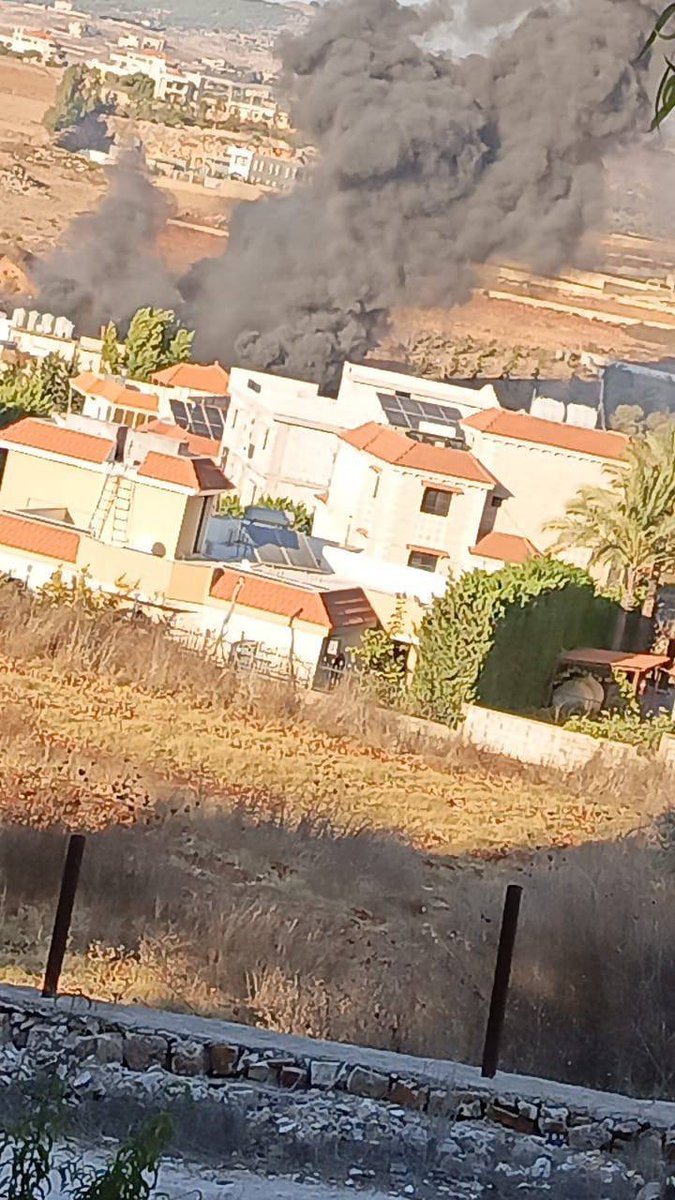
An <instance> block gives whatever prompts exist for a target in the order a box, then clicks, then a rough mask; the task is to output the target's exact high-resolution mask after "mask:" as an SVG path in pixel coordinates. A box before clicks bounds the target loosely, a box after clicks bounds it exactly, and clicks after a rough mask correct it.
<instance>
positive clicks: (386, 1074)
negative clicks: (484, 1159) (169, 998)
mask: <svg viewBox="0 0 675 1200" xmlns="http://www.w3.org/2000/svg"><path fill="white" fill-rule="evenodd" d="M8 1049H9V1050H11V1051H12V1052H14V1051H16V1052H21V1051H25V1052H27V1053H28V1054H29V1055H30V1054H32V1055H34V1056H36V1058H37V1059H40V1058H45V1057H46V1058H49V1056H50V1055H53V1056H56V1057H59V1058H62V1057H63V1056H66V1057H69V1058H70V1059H71V1060H72V1061H73V1062H74V1063H76V1064H78V1063H79V1064H81V1069H80V1068H79V1067H78V1071H81V1073H80V1075H79V1076H78V1078H80V1079H84V1080H85V1086H86V1082H87V1081H88V1080H90V1079H91V1078H93V1076H92V1072H95V1071H96V1070H98V1069H102V1070H108V1069H109V1070H111V1071H112V1072H113V1074H112V1075H111V1076H110V1077H111V1078H112V1079H115V1080H117V1081H118V1082H119V1080H120V1079H125V1078H126V1079H128V1080H130V1081H132V1082H133V1080H135V1079H139V1078H140V1077H142V1076H145V1077H146V1078H154V1079H160V1078H161V1079H169V1078H173V1079H175V1080H176V1083H177V1084H183V1085H186V1086H187V1085H190V1086H191V1085H193V1084H195V1085H200V1086H201V1085H202V1084H204V1085H207V1087H206V1090H203V1091H202V1092H200V1093H199V1094H200V1095H201V1096H202V1098H205V1097H207V1096H208V1094H209V1087H210V1088H211V1089H213V1088H215V1089H216V1090H218V1089H219V1088H221V1087H222V1086H223V1085H226V1084H228V1083H232V1084H233V1085H236V1086H237V1087H239V1088H240V1089H241V1087H242V1085H247V1086H248V1088H249V1091H250V1088H251V1087H252V1088H254V1089H264V1091H265V1094H267V1095H272V1094H273V1093H274V1094H278V1095H279V1096H280V1097H282V1096H284V1097H286V1098H287V1099H288V1098H289V1097H292V1098H294V1099H295V1100H297V1101H299V1102H300V1101H304V1100H305V1098H306V1100H307V1103H308V1104H309V1107H310V1108H311V1109H314V1108H315V1107H316V1105H317V1103H319V1102H320V1103H321V1104H322V1105H323V1110H322V1111H330V1109H331V1107H334V1109H335V1112H336V1114H340V1113H341V1112H342V1111H343V1109H344V1105H345V1104H346V1103H351V1102H352V1101H359V1102H376V1107H377V1110H378V1112H380V1113H385V1118H383V1119H386V1120H391V1121H393V1122H394V1123H396V1121H398V1122H399V1123H400V1122H403V1125H402V1126H401V1127H402V1128H405V1129H406V1130H408V1131H410V1130H414V1129H417V1130H418V1135H417V1136H419V1130H420V1129H421V1128H422V1126H421V1125H420V1124H419V1122H424V1123H425V1125H424V1127H425V1128H426V1129H427V1131H428V1130H429V1129H432V1130H433V1131H434V1133H433V1138H432V1140H433V1142H434V1154H436V1153H437V1151H438V1129H439V1128H440V1129H446V1130H455V1131H456V1130H458V1129H459V1128H460V1127H461V1126H463V1125H464V1123H466V1125H467V1130H468V1128H469V1127H470V1126H471V1127H473V1126H475V1125H476V1124H477V1123H480V1126H481V1128H483V1129H488V1130H489V1129H492V1130H494V1131H495V1132H498V1133H499V1134H500V1136H501V1134H505V1135H508V1136H509V1137H510V1138H511V1139H513V1138H515V1139H516V1142H517V1141H518V1139H519V1138H522V1139H523V1146H524V1147H527V1148H528V1151H527V1152H528V1153H529V1154H534V1156H535V1158H536V1156H537V1154H541V1153H546V1154H553V1152H554V1151H555V1153H556V1154H558V1153H560V1154H562V1153H563V1152H566V1153H568V1154H569V1153H571V1154H573V1155H578V1154H580V1155H586V1154H588V1153H595V1154H596V1155H597V1154H601V1155H606V1156H607V1158H608V1160H609V1161H612V1160H618V1161H620V1162H621V1163H622V1164H623V1165H624V1166H626V1167H628V1168H630V1170H632V1171H633V1172H635V1171H636V1170H637V1169H638V1167H639V1168H640V1169H641V1170H643V1171H644V1172H645V1177H646V1178H655V1177H657V1176H659V1175H660V1174H662V1173H663V1171H664V1170H666V1169H667V1168H668V1164H669V1163H670V1162H673V1163H674V1164H675V1103H667V1102H652V1101H646V1100H637V1099H630V1098H628V1097H623V1096H617V1095H611V1094H608V1093H601V1092H593V1091H590V1090H586V1089H582V1088H575V1087H570V1086H568V1085H563V1084H556V1083H553V1082H548V1081H545V1080H537V1079H531V1078H527V1077H521V1076H514V1075H507V1074H499V1075H498V1076H497V1078H496V1080H494V1081H487V1080H483V1079H481V1077H480V1074H479V1072H478V1070H477V1069H476V1068H473V1067H468V1066H464V1065H462V1064H458V1063H452V1062H442V1061H437V1060H427V1059H417V1058H412V1057H408V1056H405V1055H399V1054H393V1053H388V1052H385V1051H377V1050H371V1049H368V1048H365V1047H355V1046H348V1045H342V1044H339V1043H327V1042H318V1041H312V1040H310V1039H307V1038H300V1037H292V1036H287V1035H282V1034H276V1033H273V1032H270V1031H268V1030H260V1029H256V1028H253V1027H247V1026H240V1025H235V1024H232V1023H229V1022H223V1021H218V1020H208V1019H206V1018H199V1017H187V1016H182V1015H178V1014H174V1013H165V1012H156V1011H153V1010H149V1009H137V1008H125V1007H122V1006H115V1005H104V1004H98V1003H92V1002H88V1001H83V1000H81V999H79V998H69V997H64V998H62V999H59V1000H57V1001H53V1000H44V999H42V998H41V997H39V996H38V994H37V993H36V992H33V991H32V990H29V989H18V988H0V1050H2V1051H5V1052H6V1051H7V1050H8ZM76 1082H77V1081H76ZM245 1090H246V1089H245ZM212 1094H213V1093H212ZM357 1108H358V1105H357ZM387 1113H388V1114H389V1117H386V1114H387ZM406 1122H408V1124H406ZM411 1122H412V1124H411ZM415 1122H418V1124H415ZM411 1136H412V1134H411ZM425 1136H431V1135H429V1134H428V1132H427V1134H425ZM532 1147H534V1149H532ZM537 1148H539V1149H537ZM622 1169H623V1166H622ZM617 1194H619V1193H617ZM627 1194H630V1193H627ZM635 1194H637V1193H635Z"/></svg>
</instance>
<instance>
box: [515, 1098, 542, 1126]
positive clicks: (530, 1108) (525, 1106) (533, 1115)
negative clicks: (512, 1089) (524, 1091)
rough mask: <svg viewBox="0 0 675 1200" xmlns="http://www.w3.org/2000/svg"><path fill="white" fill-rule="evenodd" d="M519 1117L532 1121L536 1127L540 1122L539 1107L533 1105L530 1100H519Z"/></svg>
mask: <svg viewBox="0 0 675 1200" xmlns="http://www.w3.org/2000/svg"><path fill="white" fill-rule="evenodd" d="M517 1108H518V1115H519V1116H521V1117H525V1119H526V1120H527V1121H531V1122H532V1124H533V1125H536V1124H537V1122H538V1120H539V1106H538V1105H537V1104H531V1103H530V1102H529V1101H528V1100H519V1101H518V1103H517Z"/></svg>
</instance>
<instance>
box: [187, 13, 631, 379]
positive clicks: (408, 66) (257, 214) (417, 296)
mask: <svg viewBox="0 0 675 1200" xmlns="http://www.w3.org/2000/svg"><path fill="white" fill-rule="evenodd" d="M479 7H480V12H479V16H480V17H484V11H483V10H484V9H485V4H484V3H483V4H481V5H480V6H479ZM522 7H523V5H522V4H518V3H517V0H516V2H513V3H511V4H509V5H508V9H509V11H508V13H507V15H509V16H511V15H513V13H514V12H517V11H518V10H519V9H522ZM651 21H652V13H651V8H650V6H649V5H645V4H643V3H641V2H640V0H565V2H563V3H561V5H560V6H558V5H550V6H546V7H541V8H539V9H537V10H535V11H534V12H532V13H531V14H530V15H528V16H526V17H525V18H524V19H523V20H522V22H521V23H520V24H519V25H518V27H517V28H516V29H515V30H514V31H513V32H511V33H510V34H508V35H507V36H504V37H503V38H501V39H500V40H498V41H497V42H496V43H495V44H494V45H493V46H492V47H491V49H490V50H489V52H487V54H486V55H485V56H482V57H479V56H471V57H468V58H465V59H460V60H456V61H453V60H452V59H451V58H450V57H448V56H447V55H443V54H441V53H438V52H432V51H429V50H426V49H424V48H423V45H424V38H425V36H426V35H428V33H429V30H428V25H427V16H426V15H425V10H424V9H412V8H410V7H401V6H400V5H399V4H397V3H396V0H340V2H335V3H331V4H329V5H327V6H326V7H325V8H324V9H323V10H321V11H320V12H319V13H318V14H317V15H316V16H315V18H314V20H313V22H312V24H311V26H310V28H309V29H308V31H307V32H306V33H305V34H303V35H302V36H300V37H298V38H296V39H294V40H292V41H288V42H287V43H286V44H285V46H284V49H283V65H284V70H285V73H286V76H287V79H288V80H289V83H290V90H291V95H292V100H293V108H292V111H293V116H294V119H295V123H296V125H297V127H298V128H299V129H301V130H302V131H303V133H304V134H305V135H306V136H307V137H308V138H309V139H310V140H311V141H312V142H313V143H314V144H315V145H316V146H317V147H318V151H319V157H318V162H317V164H316V166H315V168H314V169H313V170H312V172H311V174H310V175H309V176H308V178H307V179H306V180H305V181H304V182H303V183H301V184H300V185H299V186H297V187H296V189H295V190H294V192H293V193H292V194H291V195H289V196H284V197H282V198H275V199H266V200H264V201H262V202H260V203H257V204H254V205H250V204H249V205H242V206H241V207H240V208H239V209H238V210H237V212H236V214H235V219H234V221H233V224H232V230H231V236H230V240H229V245H228V247H227V250H226V253H225V254H224V255H223V257H222V258H221V259H218V260H212V261H211V262H208V263H203V264H199V266H198V267H197V268H196V269H195V270H193V273H192V276H191V278H190V280H189V312H190V318H191V320H192V322H193V323H194V325H195V326H196V328H197V342H196V350H197V352H198V353H199V354H201V355H204V356H212V355H218V356H220V357H221V358H224V360H225V361H233V362H240V363H244V364H250V365H255V366H257V367H259V368H270V369H273V370H278V371H280V372H282V373H286V374H290V375H298V376H302V377H305V378H308V377H309V378H314V379H317V380H320V381H325V380H327V379H331V378H332V377H335V375H336V373H337V372H338V371H339V369H340V365H341V362H342V360H343V359H344V358H345V357H352V358H356V359H358V358H361V357H362V356H363V354H364V353H365V351H366V350H367V349H369V348H370V347H372V346H373V345H374V344H375V343H376V340H377V337H378V333H379V332H380V331H381V330H382V327H383V325H384V323H385V321H386V318H387V313H388V311H389V310H390V308H391V307H392V306H393V305H396V304H399V303H401V302H405V303H406V304H409V305H437V304H438V305H452V304H454V303H456V302H458V301H461V300H462V299H464V298H465V297H466V295H467V292H468V289H469V287H470V285H471V279H472V271H471V265H472V264H473V263H477V262H484V261H486V260H487V259H489V258H490V257H491V256H498V255H499V256H518V257H519V258H521V259H524V260H527V261H529V262H530V263H531V264H532V265H533V266H535V267H536V268H541V269H550V268H552V267H554V266H555V265H556V264H560V263H562V262H564V261H565V259H567V258H568V257H569V255H570V253H571V252H572V250H573V248H574V246H575V244H576V242H577V240H578V238H579V236H580V235H581V234H582V233H583V231H584V230H585V229H586V228H588V227H589V226H591V225H593V224H594V223H595V222H596V221H597V220H598V219H599V217H600V216H601V213H602V207H603V166H602V155H603V153H604V152H605V151H606V150H607V149H608V148H609V147H611V146H616V144H617V143H619V142H620V141H621V140H622V139H625V138H626V137H627V136H628V135H630V134H631V133H633V132H635V131H636V130H638V129H644V128H645V127H646V125H647V124H648V117H647V105H646V97H645V91H644V88H643V86H642V81H641V78H640V75H639V73H638V70H637V69H636V68H635V67H634V66H633V65H631V64H632V63H633V60H634V59H635V56H636V54H637V52H638V49H639V47H640V45H641V43H642V41H643V39H644V35H645V31H646V30H647V29H649V27H650V24H651Z"/></svg>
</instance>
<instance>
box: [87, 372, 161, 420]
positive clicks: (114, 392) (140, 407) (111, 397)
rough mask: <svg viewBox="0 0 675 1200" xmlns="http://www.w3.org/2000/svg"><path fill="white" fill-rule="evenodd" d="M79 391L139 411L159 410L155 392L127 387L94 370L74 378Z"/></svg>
mask: <svg viewBox="0 0 675 1200" xmlns="http://www.w3.org/2000/svg"><path fill="white" fill-rule="evenodd" d="M72 385H73V387H74V388H75V390H76V391H77V392H83V393H84V394H85V395H86V396H100V397H101V399H102V400H108V401H109V403H110V404H115V405H116V406H117V407H118V408H134V409H136V410H137V411H139V412H152V413H156V412H158V411H159V399H158V397H157V396H156V395H155V393H154V392H138V391H136V389H135V388H130V387H125V386H124V385H123V384H121V383H118V382H117V380H115V379H102V378H101V377H100V376H99V375H95V374H94V372H93V371H84V372H83V373H82V374H81V375H77V376H76V377H75V379H73V380H72Z"/></svg>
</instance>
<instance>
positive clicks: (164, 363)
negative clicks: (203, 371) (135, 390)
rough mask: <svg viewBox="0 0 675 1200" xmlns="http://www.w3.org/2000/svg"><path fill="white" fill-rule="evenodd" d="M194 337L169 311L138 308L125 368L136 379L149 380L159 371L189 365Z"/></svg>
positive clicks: (132, 325) (132, 320)
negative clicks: (177, 363) (177, 364)
mask: <svg viewBox="0 0 675 1200" xmlns="http://www.w3.org/2000/svg"><path fill="white" fill-rule="evenodd" d="M193 337H194V334H193V333H191V332H190V331H189V330H187V329H183V328H182V327H181V326H180V324H179V322H178V320H177V318H176V314H175V313H174V312H171V310H170V309H167V308H139V309H138V312H136V313H135V314H134V316H133V317H132V319H131V324H130V326H129V332H128V334H127V339H126V348H125V356H126V365H127V370H128V372H129V374H130V375H131V376H132V378H133V379H144V380H147V379H150V376H151V375H154V373H155V372H156V371H161V370H162V368H163V367H170V366H172V365H173V364H174V363H176V362H187V361H188V360H189V359H190V356H191V351H192V338H193Z"/></svg>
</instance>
